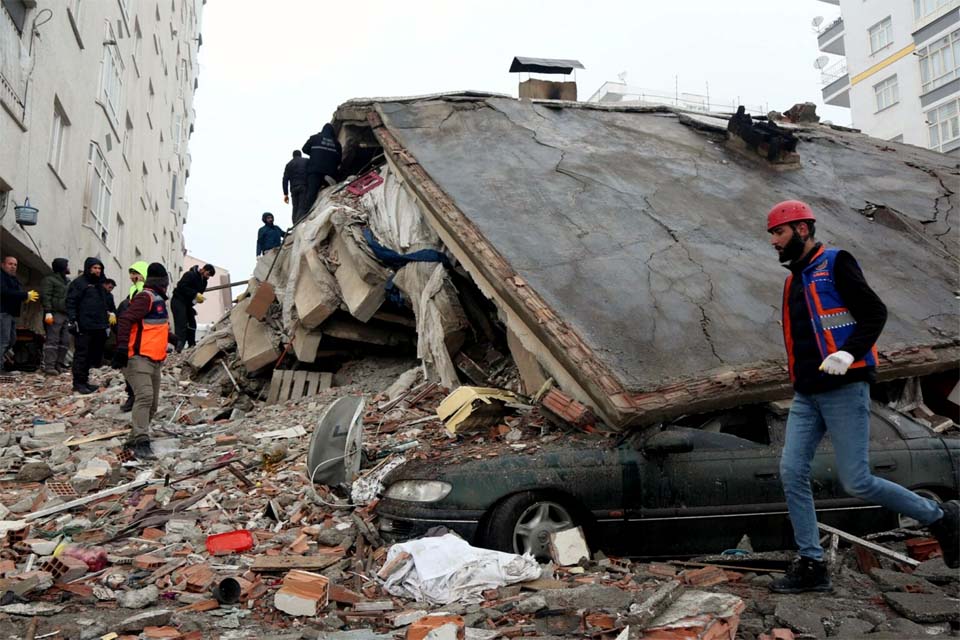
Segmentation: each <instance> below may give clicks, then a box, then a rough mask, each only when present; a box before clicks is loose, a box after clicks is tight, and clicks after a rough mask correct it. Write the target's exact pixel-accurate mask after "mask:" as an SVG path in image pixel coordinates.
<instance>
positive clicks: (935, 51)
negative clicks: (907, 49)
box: [917, 29, 960, 93]
mask: <svg viewBox="0 0 960 640" xmlns="http://www.w3.org/2000/svg"><path fill="white" fill-rule="evenodd" d="M917 55H919V56H920V82H921V83H922V84H921V89H920V92H921V93H927V92H928V91H932V90H934V89H936V88H937V87H941V86H943V85H945V84H947V83H948V82H950V81H951V80H953V79H954V78H956V77H957V67H960V29H958V30H957V31H954V32H953V33H951V34H950V35H948V36H947V37H945V38H943V39H941V40H938V41H937V42H934V43H933V44H931V45H930V46H928V47H924V48H923V49H921V50H920V51H918V52H917Z"/></svg>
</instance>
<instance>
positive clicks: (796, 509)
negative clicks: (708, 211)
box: [767, 200, 960, 593]
mask: <svg viewBox="0 0 960 640" xmlns="http://www.w3.org/2000/svg"><path fill="white" fill-rule="evenodd" d="M767 231H768V233H769V234H770V242H771V244H772V245H773V247H774V248H775V249H776V250H777V253H778V254H779V255H780V262H782V263H784V264H785V266H786V267H787V268H788V269H789V270H790V273H789V274H788V275H787V279H786V283H785V285H784V291H783V334H784V342H785V344H786V349H787V360H788V365H789V370H790V378H791V380H792V382H793V388H794V396H793V404H792V406H791V407H790V415H789V418H788V419H787V428H786V439H785V443H784V447H783V453H782V456H781V459H780V478H781V482H782V484H783V492H784V495H785V497H786V501H787V509H788V511H789V514H790V522H791V524H792V525H793V532H794V533H793V535H794V539H795V541H796V544H797V547H798V549H799V557H798V558H797V559H796V560H795V561H794V562H793V563H792V564H791V565H790V567H789V569H788V571H787V573H786V575H785V576H783V577H782V578H779V579H777V580H775V581H774V582H773V583H771V585H770V589H771V590H772V591H774V592H776V593H800V592H804V591H829V590H831V588H832V587H831V583H830V575H829V572H828V568H827V565H826V563H825V562H824V560H823V548H822V547H821V546H820V534H819V531H818V529H817V514H816V511H814V503H813V493H812V491H811V486H810V465H811V461H812V460H813V456H814V454H815V453H816V449H817V445H818V444H819V443H820V440H821V439H822V438H823V436H824V435H825V434H827V433H829V434H830V440H831V442H832V444H833V450H834V456H835V459H836V468H837V472H838V475H839V477H840V482H841V483H842V484H843V488H844V491H846V492H847V493H848V494H850V495H851V496H855V497H857V498H860V499H862V500H864V501H866V502H869V503H873V504H879V505H881V506H883V507H885V508H887V509H889V510H891V511H894V512H896V513H902V514H904V515H907V516H910V517H911V518H914V519H915V520H917V521H918V522H919V523H920V524H921V525H924V526H927V527H928V528H929V529H930V532H931V533H932V534H933V535H934V536H936V538H937V540H939V541H940V546H941V548H942V549H943V557H944V561H945V562H946V564H947V566H949V567H952V568H955V567H957V566H958V564H960V563H958V555H960V502H958V501H956V500H951V501H949V502H946V503H943V504H942V505H941V504H938V503H936V502H934V501H933V500H929V499H927V498H924V497H922V496H919V495H917V494H916V493H914V492H912V491H910V490H909V489H906V488H904V487H902V486H900V485H898V484H895V483H893V482H890V481H888V480H885V479H883V478H878V477H876V476H874V475H872V473H871V471H870V464H869V443H870V384H871V383H872V382H874V380H875V378H876V365H877V347H876V342H877V338H878V337H879V336H880V332H881V331H882V329H883V326H884V324H885V323H886V319H887V309H886V307H885V306H884V304H883V302H881V300H880V298H879V297H878V296H877V294H876V293H874V291H873V290H872V289H871V288H870V286H869V285H868V284H867V281H866V279H865V278H864V276H863V272H862V271H861V270H860V267H859V265H858V264H857V261H856V260H855V259H854V258H853V256H852V255H850V254H849V253H848V252H846V251H844V250H842V249H835V248H829V247H825V246H823V245H822V244H821V243H819V242H817V241H816V239H815V231H816V218H815V216H814V214H813V211H812V210H811V209H810V207H809V206H807V205H806V204H804V203H803V202H799V201H796V200H788V201H786V202H781V203H779V204H777V205H776V206H774V207H773V208H772V209H771V210H770V213H769V214H768V215H767Z"/></svg>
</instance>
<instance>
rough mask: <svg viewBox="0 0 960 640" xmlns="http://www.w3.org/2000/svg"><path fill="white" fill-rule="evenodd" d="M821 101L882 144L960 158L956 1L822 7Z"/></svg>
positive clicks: (844, 2)
mask: <svg viewBox="0 0 960 640" xmlns="http://www.w3.org/2000/svg"><path fill="white" fill-rule="evenodd" d="M821 2H825V3H827V4H831V5H836V6H839V7H840V17H838V18H837V19H836V20H834V21H827V22H826V24H825V25H824V27H823V28H822V29H820V31H819V34H818V37H817V40H818V44H819V48H820V50H821V51H822V52H824V53H825V54H829V56H831V59H830V61H829V62H827V64H826V66H825V68H824V69H823V70H822V80H823V100H824V102H826V103H827V104H829V105H834V106H840V107H849V108H850V110H851V120H852V123H853V126H854V127H856V128H858V129H861V130H863V131H864V132H865V133H867V134H869V135H871V136H874V137H877V138H883V139H886V140H893V141H898V142H905V143H908V144H913V145H917V146H920V147H927V148H930V149H934V150H936V151H940V152H942V153H949V154H951V155H960V0H821Z"/></svg>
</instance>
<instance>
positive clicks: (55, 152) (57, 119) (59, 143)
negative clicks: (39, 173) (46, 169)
mask: <svg viewBox="0 0 960 640" xmlns="http://www.w3.org/2000/svg"><path fill="white" fill-rule="evenodd" d="M69 126H70V120H69V119H68V118H67V116H66V114H64V113H63V107H62V106H61V105H60V101H59V100H57V99H56V98H54V100H53V127H52V128H51V130H50V153H49V154H48V155H47V162H48V163H49V164H50V168H51V169H53V171H54V173H56V174H57V175H59V174H60V166H61V163H62V161H63V148H64V146H65V145H66V136H67V127H69Z"/></svg>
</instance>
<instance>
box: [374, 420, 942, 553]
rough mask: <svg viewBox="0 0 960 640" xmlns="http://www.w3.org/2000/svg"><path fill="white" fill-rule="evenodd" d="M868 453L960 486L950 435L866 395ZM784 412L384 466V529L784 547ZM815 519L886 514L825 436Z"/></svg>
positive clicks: (689, 547)
mask: <svg viewBox="0 0 960 640" xmlns="http://www.w3.org/2000/svg"><path fill="white" fill-rule="evenodd" d="M872 413H873V415H872V422H871V445H870V463H871V467H872V468H873V471H874V473H875V474H876V475H878V476H881V477H883V478H886V479H888V480H892V481H893V482H897V483H899V484H901V485H904V486H906V487H909V488H911V489H913V490H915V491H918V492H919V493H921V494H923V495H925V496H927V497H929V498H932V499H936V500H947V499H952V498H956V497H957V496H958V493H960V439H957V438H955V437H945V436H941V435H939V434H937V433H934V432H933V431H932V430H931V429H929V428H927V427H925V426H923V425H921V424H919V423H917V422H915V421H913V420H912V419H910V418H908V417H906V416H904V415H903V414H900V413H897V412H894V411H891V410H889V409H887V408H885V407H883V406H882V405H879V404H876V403H875V404H874V406H873V409H872ZM785 422H786V415H785V413H784V412H783V411H778V410H777V409H775V408H774V407H773V406H772V405H765V406H752V407H745V408H740V409H735V410H730V411H727V412H723V413H719V414H714V415H711V416H706V417H704V416H698V417H696V418H690V419H687V420H681V421H678V422H676V423H673V424H671V425H667V426H664V427H661V428H651V429H648V430H645V431H643V432H638V433H636V434H633V435H631V436H629V437H626V438H624V439H623V440H622V442H621V443H620V444H619V445H616V446H614V445H612V444H610V443H609V441H607V440H604V439H597V440H595V441H588V442H582V441H578V442H576V443H575V444H573V445H566V446H553V447H552V448H548V449H544V450H542V451H539V452H538V453H535V454H532V455H531V454H522V453H518V454H507V455H501V456H497V457H491V458H485V459H481V460H466V461H463V460H457V461H455V462H454V461H451V462H448V463H445V464H439V465H438V464H437V463H436V462H435V461H434V462H429V463H424V462H411V463H406V464H404V465H402V466H400V467H398V468H397V469H395V470H394V471H393V472H391V473H390V474H389V475H388V476H387V478H386V480H385V482H384V485H385V491H384V494H383V498H382V500H381V501H380V503H379V505H378V507H377V512H378V514H379V516H380V530H381V533H382V534H383V535H384V537H385V538H387V539H389V540H403V539H409V538H415V537H419V536H421V535H422V534H424V533H425V532H426V531H427V530H429V529H430V528H432V527H436V526H441V525H442V526H445V527H447V528H449V529H451V530H453V531H456V532H457V533H458V534H459V535H460V536H462V537H463V538H464V539H465V540H467V541H469V542H471V543H472V544H474V545H477V546H482V547H488V548H492V549H500V550H503V551H511V552H517V553H524V552H530V553H533V554H534V555H536V556H538V557H546V556H547V542H548V539H549V534H550V533H551V532H553V531H557V530H562V529H567V528H570V527H571V526H574V525H580V526H583V528H584V530H585V531H586V532H587V537H588V542H589V543H590V546H591V548H593V549H602V550H603V551H604V552H606V553H608V554H613V555H621V556H635V557H636V556H640V557H658V556H661V557H679V556H685V555H696V554H706V553H717V552H722V551H724V550H726V549H730V548H734V547H736V546H737V543H738V542H739V541H740V539H741V537H742V536H743V535H744V534H747V535H749V537H750V540H751V542H752V544H753V548H754V549H755V550H757V551H764V550H773V549H789V548H792V547H793V537H792V533H791V531H790V522H789V519H788V518H787V508H786V503H785V501H784V497H783V491H782V489H781V486H780V477H779V461H780V450H781V448H782V445H783V434H784V427H785ZM812 477H813V485H814V499H815V500H816V506H817V512H818V516H819V519H820V521H821V522H823V523H825V524H829V525H832V526H835V527H838V528H840V529H843V530H845V531H847V532H849V533H853V534H857V535H862V534H866V533H870V532H874V531H882V530H885V529H891V528H894V527H896V526H898V524H903V525H906V524H908V523H907V522H903V521H901V522H898V518H897V515H896V514H893V513H891V512H889V511H887V510H885V509H883V508H882V507H877V506H873V505H869V504H867V503H864V502H863V501H861V500H859V499H856V498H851V497H849V496H847V495H846V494H845V493H844V492H843V489H842V487H841V485H840V481H839V479H838V477H837V474H836V470H835V469H834V456H833V451H832V448H831V445H830V442H829V439H825V440H824V442H823V443H821V445H820V448H819V449H818V451H817V456H816V458H815V460H814V462H813V469H812Z"/></svg>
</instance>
